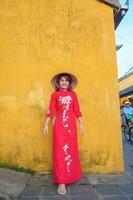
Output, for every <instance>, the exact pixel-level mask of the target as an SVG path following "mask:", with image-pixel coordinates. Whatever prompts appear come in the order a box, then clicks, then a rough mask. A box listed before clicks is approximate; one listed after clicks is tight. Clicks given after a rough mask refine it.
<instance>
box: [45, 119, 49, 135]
mask: <svg viewBox="0 0 133 200" xmlns="http://www.w3.org/2000/svg"><path fill="white" fill-rule="evenodd" d="M49 121H50V117H47V118H46V122H45V125H44V135H46V134H48V123H49Z"/></svg>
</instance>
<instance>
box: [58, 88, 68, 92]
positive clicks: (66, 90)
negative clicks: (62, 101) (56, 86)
mask: <svg viewBox="0 0 133 200" xmlns="http://www.w3.org/2000/svg"><path fill="white" fill-rule="evenodd" d="M60 91H62V92H67V91H68V89H65V90H64V89H62V88H60Z"/></svg>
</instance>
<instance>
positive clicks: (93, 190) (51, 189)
mask: <svg viewBox="0 0 133 200" xmlns="http://www.w3.org/2000/svg"><path fill="white" fill-rule="evenodd" d="M123 145H124V158H125V167H126V173H125V174H110V175H105V174H84V177H83V179H82V180H80V181H78V182H76V183H75V184H69V185H67V194H66V195H65V196H61V195H58V194H57V192H56V189H57V185H56V184H53V181H52V176H51V175H45V176H44V175H39V174H36V175H34V176H31V175H28V174H26V173H20V172H15V171H13V170H8V169H0V200H16V199H17V200H60V199H64V200H133V167H132V166H133V146H132V145H131V144H130V143H127V142H125V141H124V142H123Z"/></svg>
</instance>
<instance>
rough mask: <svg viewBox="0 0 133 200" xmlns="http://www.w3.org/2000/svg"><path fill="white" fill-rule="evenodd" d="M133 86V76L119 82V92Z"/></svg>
mask: <svg viewBox="0 0 133 200" xmlns="http://www.w3.org/2000/svg"><path fill="white" fill-rule="evenodd" d="M132 85H133V74H131V75H130V76H128V77H127V78H125V79H123V80H122V81H120V82H119V90H120V91H122V90H124V89H126V88H128V87H131V86H132Z"/></svg>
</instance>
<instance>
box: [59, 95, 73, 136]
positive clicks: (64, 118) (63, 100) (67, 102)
mask: <svg viewBox="0 0 133 200" xmlns="http://www.w3.org/2000/svg"><path fill="white" fill-rule="evenodd" d="M71 101H72V97H71V96H60V97H59V102H60V104H63V108H64V110H63V115H62V121H63V125H64V127H65V128H67V127H68V126H69V125H68V124H65V122H67V120H68V116H66V112H67V111H68V110H69V105H70V104H71ZM68 132H69V133H70V131H68Z"/></svg>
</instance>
